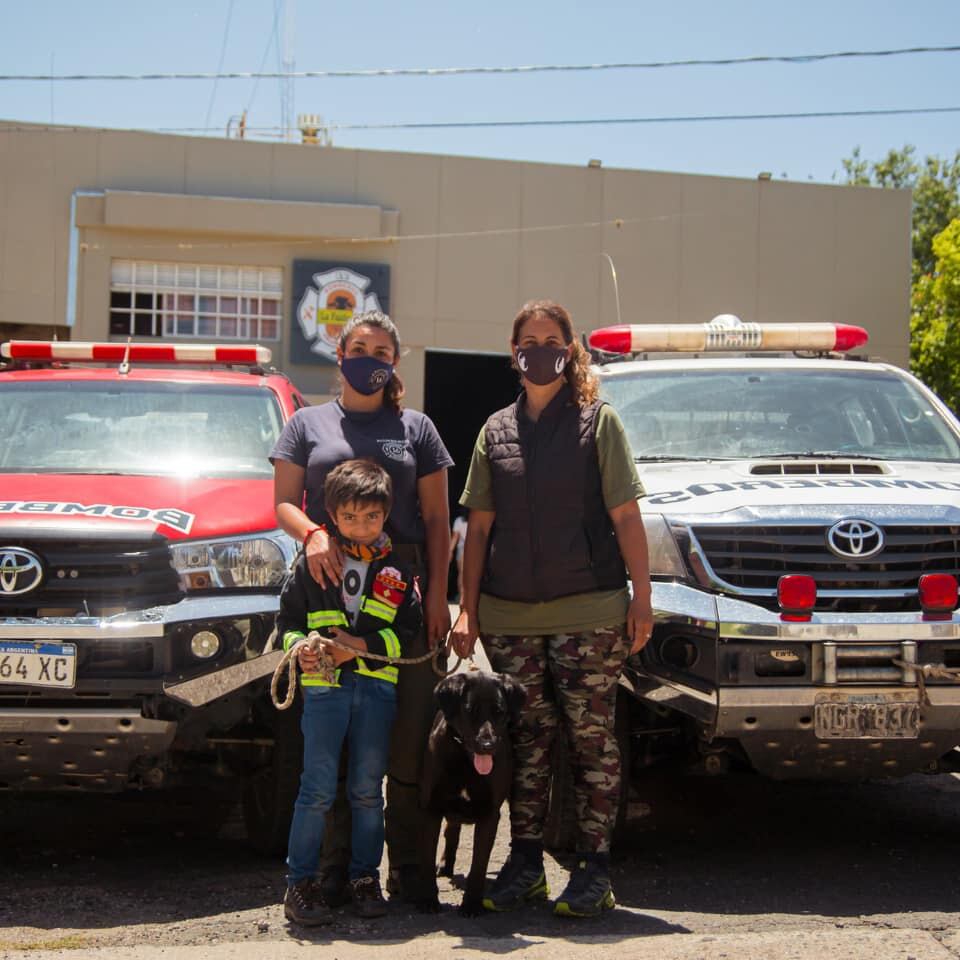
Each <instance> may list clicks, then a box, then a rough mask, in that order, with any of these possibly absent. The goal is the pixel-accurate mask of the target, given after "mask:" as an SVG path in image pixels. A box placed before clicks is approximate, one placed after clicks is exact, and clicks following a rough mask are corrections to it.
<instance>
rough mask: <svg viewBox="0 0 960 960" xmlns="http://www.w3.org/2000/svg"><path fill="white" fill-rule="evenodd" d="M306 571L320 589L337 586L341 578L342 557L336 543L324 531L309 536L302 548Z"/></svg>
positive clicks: (320, 530)
mask: <svg viewBox="0 0 960 960" xmlns="http://www.w3.org/2000/svg"><path fill="white" fill-rule="evenodd" d="M303 553H304V556H305V557H306V559H307V569H308V570H309V571H310V576H311V577H313V579H314V580H316V581H317V583H319V584H320V586H321V587H324V588H326V587H327V585H330V586H338V585H339V583H340V578H341V577H342V576H343V556H342V555H341V553H340V547H339V546H338V545H337V541H336V540H335V539H334V538H333V537H331V536H330V534H329V533H327V531H326V530H324V529H322V528H321V529H319V530H317V532H316V533H314V534H312V535H311V536H310V539H309V540H307V543H306V546H305V547H304V548H303Z"/></svg>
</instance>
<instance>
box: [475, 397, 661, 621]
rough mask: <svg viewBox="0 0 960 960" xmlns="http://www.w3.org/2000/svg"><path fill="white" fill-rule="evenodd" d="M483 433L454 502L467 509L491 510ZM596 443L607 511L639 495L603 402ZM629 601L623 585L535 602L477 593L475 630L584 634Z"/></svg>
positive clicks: (619, 617)
mask: <svg viewBox="0 0 960 960" xmlns="http://www.w3.org/2000/svg"><path fill="white" fill-rule="evenodd" d="M485 434H486V428H485V427H484V428H482V429H481V430H480V435H479V436H478V437H477V442H476V444H475V445H474V448H473V457H472V459H471V460H470V471H469V473H468V474H467V483H466V486H465V487H464V488H463V494H462V495H461V497H460V503H461V505H462V506H464V507H467V508H468V509H471V510H489V511H495V510H496V507H495V505H494V501H493V478H492V475H491V473H490V461H489V459H488V458H487V444H486V436H485ZM596 442H597V460H598V462H599V465H600V481H601V486H602V490H603V505H604V506H605V507H606V508H607V510H612V509H613V508H614V507H619V506H620V505H621V504H624V503H627V502H628V501H629V500H633V499H635V498H637V497H642V496H643V495H644V490H643V484H642V483H641V482H640V478H639V477H638V476H637V468H636V464H635V463H634V460H633V453H632V452H631V450H630V445H629V444H628V443H627V436H626V433H625V432H624V429H623V424H622V423H621V422H620V418H619V417H618V416H617V412H616V410H614V409H613V407H611V406H610V405H609V404H604V405H603V406H602V407H601V408H600V410H599V411H598V412H597V420H596ZM629 602H630V595H629V592H628V591H627V588H626V585H624V586H623V588H621V589H618V590H591V591H590V592H589V593H575V594H571V595H570V596H567V597H558V598H557V599H556V600H544V601H542V602H539V603H527V602H524V601H521V600H503V599H501V598H500V597H493V596H490V594H487V593H481V594H480V610H479V617H480V629H481V631H482V632H483V633H494V634H501V635H508V636H524V635H531V634H535V635H540V634H553V633H584V632H586V631H589V630H597V629H599V628H601V627H609V626H614V625H616V624H619V623H623V622H624V621H625V620H626V618H627V606H628V605H629Z"/></svg>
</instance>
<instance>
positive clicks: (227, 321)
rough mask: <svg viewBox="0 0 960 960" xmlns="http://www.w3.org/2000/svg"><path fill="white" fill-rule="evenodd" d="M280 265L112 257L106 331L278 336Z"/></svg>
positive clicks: (227, 337)
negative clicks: (108, 313) (226, 264)
mask: <svg viewBox="0 0 960 960" xmlns="http://www.w3.org/2000/svg"><path fill="white" fill-rule="evenodd" d="M282 296H283V271H282V270H281V269H280V268H279V267H237V266H225V265H223V264H197V263H152V262H147V261H142V260H114V261H113V264H112V266H111V277H110V333H111V335H114V336H123V337H127V336H135V337H195V338H197V339H199V340H218V341H219V340H257V341H260V340H278V339H279V337H280V301H281V298H282Z"/></svg>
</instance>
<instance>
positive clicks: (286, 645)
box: [283, 630, 306, 653]
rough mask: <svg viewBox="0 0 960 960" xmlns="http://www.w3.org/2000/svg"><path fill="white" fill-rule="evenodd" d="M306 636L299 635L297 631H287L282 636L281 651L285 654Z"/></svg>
mask: <svg viewBox="0 0 960 960" xmlns="http://www.w3.org/2000/svg"><path fill="white" fill-rule="evenodd" d="M305 636H306V634H304V633H301V632H300V631H299V630H288V631H287V632H286V633H285V634H284V635H283V650H284V653H286V651H287V650H289V649H290V648H291V647H292V646H293V645H294V644H295V643H296V642H297V641H298V640H302V639H303V638H304V637H305Z"/></svg>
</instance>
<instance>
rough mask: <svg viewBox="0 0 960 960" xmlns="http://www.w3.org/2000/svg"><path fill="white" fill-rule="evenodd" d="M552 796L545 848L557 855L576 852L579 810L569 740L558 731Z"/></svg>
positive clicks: (552, 760)
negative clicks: (570, 761)
mask: <svg viewBox="0 0 960 960" xmlns="http://www.w3.org/2000/svg"><path fill="white" fill-rule="evenodd" d="M550 771H551V772H550V795H549V798H548V799H547V816H546V819H545V821H544V824H543V845H544V846H545V847H546V848H547V849H548V850H552V851H553V852H555V853H565V852H568V851H572V850H574V849H575V848H576V843H577V837H578V830H577V809H576V803H575V802H574V795H573V771H572V770H571V769H570V763H569V760H568V757H567V738H566V737H565V736H564V733H563V731H562V730H558V731H557V736H556V739H555V740H554V743H553V757H552V758H551V764H550Z"/></svg>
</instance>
